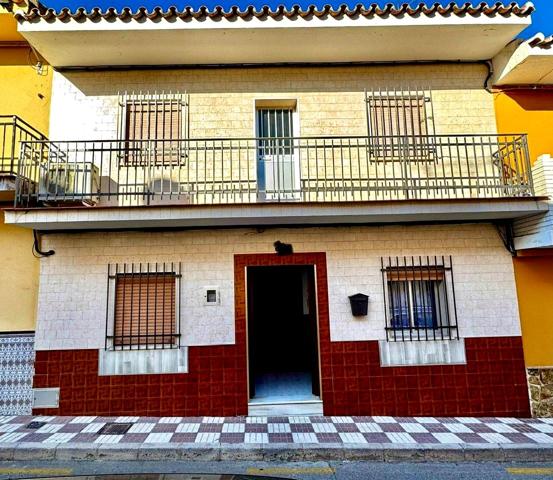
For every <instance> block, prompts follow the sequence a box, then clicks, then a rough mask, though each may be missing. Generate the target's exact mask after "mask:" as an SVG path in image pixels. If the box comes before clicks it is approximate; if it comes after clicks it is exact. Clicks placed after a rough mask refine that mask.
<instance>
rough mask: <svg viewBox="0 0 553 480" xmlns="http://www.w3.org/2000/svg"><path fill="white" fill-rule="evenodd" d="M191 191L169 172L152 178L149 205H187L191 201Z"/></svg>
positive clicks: (149, 188) (149, 187)
mask: <svg viewBox="0 0 553 480" xmlns="http://www.w3.org/2000/svg"><path fill="white" fill-rule="evenodd" d="M190 193H191V192H189V191H187V190H186V188H185V186H184V185H182V184H181V183H180V182H179V180H178V179H176V178H171V175H170V174H169V173H168V172H167V173H165V174H161V175H158V176H155V177H154V178H152V179H151V180H150V182H149V185H148V194H149V197H148V205H151V206H160V205H187V204H189V203H191V199H190Z"/></svg>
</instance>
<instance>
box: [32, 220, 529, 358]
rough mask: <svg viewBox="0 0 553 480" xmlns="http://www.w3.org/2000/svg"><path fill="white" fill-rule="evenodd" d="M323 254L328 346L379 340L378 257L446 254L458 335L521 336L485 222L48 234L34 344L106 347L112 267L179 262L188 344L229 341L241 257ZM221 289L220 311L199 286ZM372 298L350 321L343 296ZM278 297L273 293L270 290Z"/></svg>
mask: <svg viewBox="0 0 553 480" xmlns="http://www.w3.org/2000/svg"><path fill="white" fill-rule="evenodd" d="M275 240H281V241H283V242H286V243H292V244H293V246H294V251H295V252H326V255H327V265H328V292H329V308H330V325H331V338H332V340H333V341H348V340H377V339H383V338H385V332H384V327H385V319H384V303H383V288H382V277H381V271H380V268H381V267H380V258H381V257H384V256H390V255H391V256H395V255H400V256H404V255H408V256H410V255H451V256H452V257H453V269H454V277H455V292H456V299H457V316H458V324H459V331H460V335H461V336H462V337H491V336H518V335H520V325H519V315H518V307H517V297H516V290H515V281H514V275H513V263H512V259H511V256H510V255H509V253H508V252H507V251H506V249H505V247H504V246H503V243H502V241H501V240H500V238H499V235H498V234H497V232H496V230H495V228H494V227H493V226H492V225H489V224H465V225H426V226H382V227H324V228H322V227H321V228H297V229H267V230H265V231H257V230H255V229H235V230H195V231H179V232H177V231H174V232H125V233H121V232H111V233H101V232H96V233H78V234H63V233H59V234H49V235H46V236H45V237H44V245H43V249H44V250H48V249H54V250H55V251H56V254H55V255H54V256H52V257H48V258H43V259H42V260H41V278H40V293H39V306H38V323H37V332H36V348H37V349H38V350H46V349H77V348H103V346H104V342H105V320H106V319H105V316H106V313H105V312H106V295H107V268H108V264H109V263H131V262H134V263H139V262H142V263H144V262H164V261H165V262H171V261H173V262H182V266H183V278H182V286H181V288H182V297H181V299H180V300H181V309H182V312H181V332H182V334H183V337H182V338H183V343H184V344H185V345H216V344H232V343H233V342H234V272H233V270H234V264H233V261H234V260H233V256H234V254H238V253H268V252H273V251H274V250H273V247H272V244H273V242H274V241H275ZM208 285H209V286H214V285H216V286H219V287H220V293H221V297H220V299H221V302H220V305H218V306H204V305H203V288H202V287H203V286H208ZM357 292H362V293H366V294H368V295H369V296H370V301H369V314H368V316H367V317H362V318H355V317H353V316H352V315H351V311H350V306H349V301H348V296H349V295H352V294H354V293H357ZM275 294H278V292H275Z"/></svg>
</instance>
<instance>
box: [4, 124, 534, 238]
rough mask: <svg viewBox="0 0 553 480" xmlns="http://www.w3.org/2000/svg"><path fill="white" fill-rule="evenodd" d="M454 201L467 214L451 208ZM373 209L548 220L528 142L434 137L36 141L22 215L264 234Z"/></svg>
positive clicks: (23, 178) (27, 148)
mask: <svg viewBox="0 0 553 480" xmlns="http://www.w3.org/2000/svg"><path fill="white" fill-rule="evenodd" d="M452 201H458V202H461V203H459V205H464V206H463V207H460V210H458V211H457V210H455V208H452V207H447V205H448V204H451V202H452ZM482 202H487V205H488V206H487V207H483V206H482V205H483V204H482ZM415 204H416V205H415ZM422 204H425V207H422ZM493 204H495V206H494V205H493ZM371 205H372V206H373V207H372V208H373V210H374V208H375V207H376V206H378V208H380V210H381V211H380V213H379V215H381V219H380V220H378V221H394V209H396V210H397V209H398V208H402V209H403V212H404V214H405V215H411V216H412V218H415V217H416V218H418V220H419V221H420V220H423V219H425V218H424V211H425V209H426V210H427V211H428V212H431V211H434V213H437V214H438V217H439V216H440V215H442V216H444V219H450V220H454V219H456V218H457V219H459V218H463V219H476V217H474V218H473V217H470V215H469V216H468V217H467V215H468V210H467V208H468V209H469V210H471V211H473V213H475V214H478V215H477V216H478V218H480V216H481V215H483V214H484V216H485V215H486V214H488V215H491V216H495V217H498V218H500V217H508V218H510V217H512V216H520V215H523V214H525V215H527V214H530V213H536V212H537V211H541V210H543V207H542V206H541V205H538V202H536V199H535V198H534V188H533V185H532V177H531V170H530V162H529V157H528V148H527V140H526V136H524V135H432V136H411V137H405V136H404V137H399V136H388V137H366V136H364V137H363V136H357V137H285V138H284V137H283V138H228V139H182V140H141V141H120V140H111V141H110V140H99V141H67V142H65V141H64V142H51V141H46V140H42V141H26V142H23V144H22V147H21V160H20V165H19V176H18V184H17V191H16V198H15V207H16V209H15V210H14V211H16V210H19V209H25V210H29V209H32V210H33V211H40V210H49V211H56V210H57V211H60V207H71V208H73V209H75V207H81V208H80V210H82V208H83V206H86V207H88V208H87V211H88V212H89V213H88V214H87V215H90V211H92V210H97V211H100V210H102V211H104V213H103V214H102V215H103V216H105V215H107V213H105V211H106V210H113V209H114V208H116V209H117V210H123V209H124V210H125V211H126V212H128V215H130V216H129V218H128V219H127V220H128V221H129V222H130V223H129V224H128V225H126V224H125V219H124V218H122V217H121V216H120V215H119V216H118V217H117V218H119V221H120V222H123V224H125V225H126V226H130V225H131V224H132V223H133V221H134V220H132V218H135V219H137V218H143V217H144V215H138V214H137V213H131V212H132V211H133V210H135V211H136V210H141V211H143V210H144V208H140V209H137V208H136V207H147V208H148V210H149V211H152V209H155V210H156V211H158V212H161V211H162V210H167V209H166V208H165V207H168V206H170V207H172V208H171V209H169V210H173V213H167V211H166V212H165V213H163V214H161V213H160V214H159V215H160V218H161V217H164V218H167V219H169V218H170V219H172V220H173V221H174V222H176V225H182V222H181V220H182V219H181V220H179V218H177V217H179V215H182V217H183V218H186V219H188V220H190V219H194V218H195V220H193V223H192V224H193V225H196V226H198V225H202V224H206V225H213V224H214V223H213V222H215V224H217V221H218V220H217V218H218V215H224V214H222V213H221V212H223V211H225V209H222V208H221V207H222V206H225V207H226V208H227V209H228V208H229V207H231V206H235V207H240V209H239V210H236V209H235V210H234V211H233V213H231V214H230V213H229V215H230V217H231V218H230V219H227V220H225V222H227V223H226V224H230V225H236V224H249V223H248V222H252V223H251V224H258V223H265V222H263V221H261V220H260V219H262V218H265V221H267V218H272V219H273V221H275V222H277V221H278V218H281V220H282V223H289V218H288V217H289V216H290V215H292V216H294V215H295V216H297V219H296V223H305V222H308V223H309V222H310V221H314V222H316V221H317V218H318V219H319V220H320V221H321V222H322V223H333V222H334V221H337V220H329V219H328V218H327V217H328V216H329V215H331V216H334V217H335V215H336V212H339V211H340V208H337V206H341V208H342V207H350V208H351V209H353V210H359V211H358V212H357V211H353V210H351V216H352V218H351V219H353V217H355V218H357V220H355V221H356V222H361V221H363V222H370V221H377V220H376V219H374V218H373V219H369V218H368V217H367V215H369V213H370V208H369V207H370V206H371ZM384 205H386V207H384ZM394 205H395V206H394ZM437 205H439V208H437ZM246 206H247V207H248V208H249V210H247V211H245V210H244V207H246ZM400 206H401V207H400ZM213 207H219V208H217V209H216V212H218V213H216V214H214V211H213ZM308 207H309V208H308ZM278 208H281V210H277V209H278ZM202 209H203V210H202ZM206 209H211V210H210V213H207V210H206ZM252 209H253V210H252ZM309 209H311V210H312V211H311V213H309V211H310V210H309ZM63 210H64V211H66V212H67V211H68V208H64V209H63ZM226 211H227V213H228V212H229V211H228V210H226ZM174 212H181V213H179V214H177V213H174ZM294 212H295V213H294ZM343 212H345V210H343ZM375 212H376V210H374V211H373V212H372V213H375ZM440 212H441V213H440ZM456 212H457V213H456ZM372 213H371V214H372ZM396 214H397V212H396ZM66 215H70V216H71V215H72V214H66ZM111 215H113V214H111ZM148 215H152V214H151V213H150V214H148ZM237 215H238V217H241V220H240V221H239V220H238V219H237V218H238V217H237ZM282 215H284V216H282ZM298 215H299V216H298ZM385 215H386V216H387V217H388V218H386V219H384V216H385ZM421 215H422V216H421ZM459 215H460V216H459ZM131 217H132V218H131ZM258 217H259V218H258ZM285 217H286V218H285ZM362 217H363V218H362ZM71 218H73V217H71ZM75 218H77V217H75ZM87 218H88V217H87ZM99 218H100V217H98V219H99ZM325 218H326V220H325ZM202 219H203V220H202ZM233 219H234V220H233ZM248 219H249V220H248ZM313 219H315V220H313ZM436 219H437V220H439V219H440V218H437V217H436ZM108 220H109V219H106V218H104V220H102V221H108ZM153 220H154V218H153V217H152V222H153V223H152V226H154V223H155V222H154V221H153ZM157 220H159V218H157ZM343 220H344V221H347V219H343ZM427 220H428V218H427ZM32 221H33V220H30V219H27V220H24V219H23V218H21V217H20V218H19V222H14V223H22V224H24V225H25V224H26V223H27V222H32ZM34 221H38V220H36V219H35V220H34ZM68 221H69V220H68ZM395 221H403V220H400V219H399V217H395ZM405 221H412V219H411V220H409V219H406V220H405ZM69 222H70V223H72V222H73V221H72V220H71V221H69ZM202 222H203V223H202ZM39 223H40V222H39ZM77 223H78V222H77ZM223 223H224V222H223ZM123 224H120V226H121V225H123ZM192 224H191V225H192ZM156 225H157V224H156ZM35 226H37V225H35ZM157 226H160V225H157ZM42 227H44V225H42ZM75 228H77V227H75Z"/></svg>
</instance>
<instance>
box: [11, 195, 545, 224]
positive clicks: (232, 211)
mask: <svg viewBox="0 0 553 480" xmlns="http://www.w3.org/2000/svg"><path fill="white" fill-rule="evenodd" d="M548 210H549V204H548V202H547V198H545V197H519V198H505V199H503V198H501V199H498V198H496V199H456V200H395V201H371V202H349V203H346V202H335V203H330V202H325V203H256V204H233V205H208V206H206V205H182V206H180V205H179V206H176V205H167V206H135V207H99V206H96V207H86V206H79V207H50V208H48V207H41V208H12V209H7V210H6V213H5V219H6V220H5V222H6V223H8V224H14V225H18V226H21V227H27V228H34V229H37V230H44V231H55V230H109V229H149V228H205V227H214V228H217V227H245V226H271V225H272V226H286V225H289V226H309V225H340V224H341V225H344V224H351V225H355V224H365V225H366V224H386V223H415V222H417V223H420V222H426V223H430V222H465V221H494V220H507V219H515V218H523V217H526V216H529V215H536V214H540V213H543V214H545V213H546V212H547V211H548Z"/></svg>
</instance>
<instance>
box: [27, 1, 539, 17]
mask: <svg viewBox="0 0 553 480" xmlns="http://www.w3.org/2000/svg"><path fill="white" fill-rule="evenodd" d="M534 10H535V7H534V5H533V4H532V2H526V3H525V4H524V5H519V3H518V2H510V3H506V2H496V3H492V4H488V3H486V2H481V3H479V4H477V5H472V3H471V2H465V3H459V2H450V3H448V4H447V5H443V6H442V5H440V4H439V3H437V2H436V3H425V2H421V3H419V4H418V5H416V6H411V5H409V4H408V3H403V4H401V5H400V6H397V7H396V6H394V5H393V4H391V3H387V4H386V5H385V6H382V7H381V6H379V5H377V4H376V3H372V4H370V5H363V4H357V5H356V6H354V7H351V8H350V7H349V6H347V5H340V6H339V7H338V8H333V7H331V6H330V5H324V6H322V7H317V6H315V5H310V6H309V7H307V8H305V9H303V8H301V7H300V6H299V5H294V6H292V7H290V8H287V7H285V6H284V5H279V6H278V7H276V8H274V9H271V8H269V7H268V6H266V5H265V6H263V7H261V8H259V9H256V8H255V7H254V6H253V5H249V6H248V7H247V8H246V9H244V10H240V9H239V8H238V7H237V6H233V7H230V8H228V9H227V10H225V9H224V8H223V7H220V6H217V7H214V8H213V9H211V10H210V9H208V8H207V7H206V6H202V7H200V8H198V9H197V10H194V9H193V8H191V7H185V8H183V9H178V8H177V7H174V6H172V7H168V8H167V9H163V8H161V7H155V8H153V9H151V10H148V9H146V8H144V7H140V8H138V9H136V10H133V9H131V8H128V7H127V8H123V9H120V10H117V9H115V8H113V7H111V8H108V9H105V10H102V9H100V8H98V7H96V8H92V9H90V10H86V9H85V8H82V7H81V8H77V9H76V10H70V9H68V8H63V9H61V10H59V11H55V10H53V9H46V10H39V9H32V10H30V11H29V12H28V13H19V14H18V15H17V16H18V19H19V20H20V21H36V20H45V21H47V22H52V21H55V20H60V21H62V22H63V21H68V20H77V21H83V20H88V19H89V20H99V19H104V20H113V19H121V20H130V19H133V20H143V19H150V20H158V19H162V18H163V19H174V18H179V19H183V20H186V19H190V18H194V19H205V18H211V19H221V18H226V19H234V18H242V19H250V18H259V19H266V18H273V19H279V18H283V17H286V18H291V19H294V18H298V17H300V18H310V17H318V18H325V17H337V18H339V17H360V16H361V17H381V18H386V17H390V16H393V17H404V16H410V17H416V16H418V15H421V14H423V15H429V16H431V15H441V16H449V15H456V16H459V17H461V16H466V15H470V16H474V17H476V16H480V15H485V16H487V17H495V16H496V15H500V16H504V17H508V16H511V15H514V16H517V17H526V16H528V15H530V14H531V13H532V12H533V11H534Z"/></svg>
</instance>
